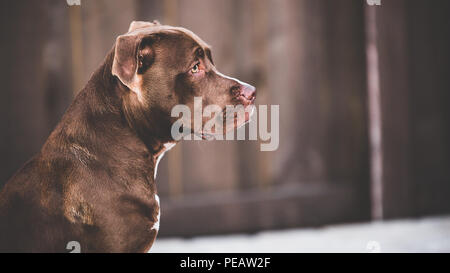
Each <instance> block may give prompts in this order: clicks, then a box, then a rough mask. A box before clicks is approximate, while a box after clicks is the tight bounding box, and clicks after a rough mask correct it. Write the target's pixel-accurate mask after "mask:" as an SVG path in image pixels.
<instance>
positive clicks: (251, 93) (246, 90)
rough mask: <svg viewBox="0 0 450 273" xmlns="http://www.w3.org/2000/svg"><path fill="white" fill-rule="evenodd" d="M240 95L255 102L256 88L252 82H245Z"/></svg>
mask: <svg viewBox="0 0 450 273" xmlns="http://www.w3.org/2000/svg"><path fill="white" fill-rule="evenodd" d="M240 95H241V96H243V97H244V98H246V99H247V100H249V101H252V102H253V101H254V100H255V98H256V88H255V87H254V86H251V85H250V84H243V85H242V88H241V94H240Z"/></svg>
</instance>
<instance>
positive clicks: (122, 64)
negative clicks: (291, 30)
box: [112, 34, 156, 98]
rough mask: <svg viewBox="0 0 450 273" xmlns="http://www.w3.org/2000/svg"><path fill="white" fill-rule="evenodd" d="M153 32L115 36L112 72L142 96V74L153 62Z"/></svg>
mask: <svg viewBox="0 0 450 273" xmlns="http://www.w3.org/2000/svg"><path fill="white" fill-rule="evenodd" d="M155 38H156V37H154V35H153V34H147V35H142V34H125V35H121V36H119V37H117V39H116V45H115V53H114V61H113V65H112V74H113V75H114V76H117V77H118V78H119V80H120V81H121V82H122V83H123V84H124V85H126V86H127V87H128V88H130V89H131V90H132V91H134V92H135V93H136V94H137V95H138V98H142V92H141V86H142V77H141V74H143V73H144V72H145V71H146V70H147V69H148V68H149V67H150V66H151V64H152V63H153V60H154V58H155V53H154V51H153V49H152V44H153V41H154V39H155Z"/></svg>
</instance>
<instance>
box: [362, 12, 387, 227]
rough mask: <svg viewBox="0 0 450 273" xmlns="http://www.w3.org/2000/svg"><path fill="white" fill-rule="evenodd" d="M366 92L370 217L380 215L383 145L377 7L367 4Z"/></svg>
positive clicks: (381, 210) (378, 217)
mask: <svg viewBox="0 0 450 273" xmlns="http://www.w3.org/2000/svg"><path fill="white" fill-rule="evenodd" d="M365 15H366V39H367V41H366V44H367V45H366V55H367V92H368V111H369V135H370V149H371V153H370V161H371V172H370V173H371V179H370V181H371V207H372V218H373V219H375V220H381V219H382V218H383V147H382V141H383V139H382V130H381V127H382V126H381V101H380V75H379V64H378V58H379V57H378V47H377V21H376V8H375V7H373V6H372V7H370V6H366V8H365Z"/></svg>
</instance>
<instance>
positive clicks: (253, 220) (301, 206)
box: [158, 184, 367, 237]
mask: <svg viewBox="0 0 450 273" xmlns="http://www.w3.org/2000/svg"><path fill="white" fill-rule="evenodd" d="M362 198H364V197H363V196H361V195H360V194H359V191H358V190H357V189H355V188H352V187H342V186H334V187H331V186H328V185H327V186H324V184H322V185H317V186H314V185H312V184H310V185H299V184H289V185H288V184H285V185H283V186H280V187H277V188H276V189H272V190H266V191H261V190H247V191H240V192H220V193H210V194H205V193H201V194H194V195H186V196H183V197H181V198H178V199H175V200H174V199H172V200H170V199H163V200H162V203H161V229H160V231H159V235H158V236H160V237H166V236H183V237H190V236H195V235H211V234H218V233H220V234H227V233H236V232H238V233H248V232H250V233H252V232H257V231H261V230H264V229H281V228H283V229H285V228H294V227H305V226H309V227H310V226H316V227H318V226H322V225H326V224H330V223H334V224H335V223H345V222H355V221H362V220H366V219H367V213H365V212H364V211H362V210H357V211H356V213H355V209H354V208H355V207H356V206H359V205H360V204H361V202H362V200H361V199H362ZM324 200H326V202H325V201H324Z"/></svg>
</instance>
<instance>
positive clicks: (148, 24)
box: [128, 20, 161, 32]
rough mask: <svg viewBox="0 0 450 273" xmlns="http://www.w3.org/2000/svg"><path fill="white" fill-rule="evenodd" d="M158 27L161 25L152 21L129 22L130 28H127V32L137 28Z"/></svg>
mask: <svg viewBox="0 0 450 273" xmlns="http://www.w3.org/2000/svg"><path fill="white" fill-rule="evenodd" d="M160 25H161V24H160V23H159V22H158V21H157V20H153V22H144V21H133V22H131V24H130V27H129V28H128V32H132V31H134V30H136V29H139V28H145V27H154V26H160Z"/></svg>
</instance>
